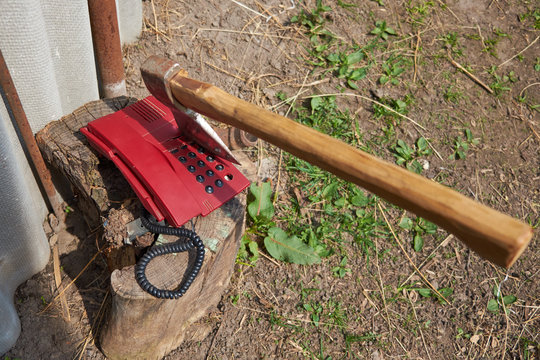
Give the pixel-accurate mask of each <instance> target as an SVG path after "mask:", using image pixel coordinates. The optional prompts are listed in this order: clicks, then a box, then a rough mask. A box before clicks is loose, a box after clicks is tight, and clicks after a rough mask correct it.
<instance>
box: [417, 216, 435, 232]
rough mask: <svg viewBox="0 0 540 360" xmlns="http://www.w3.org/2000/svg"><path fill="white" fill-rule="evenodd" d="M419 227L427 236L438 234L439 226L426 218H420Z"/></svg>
mask: <svg viewBox="0 0 540 360" xmlns="http://www.w3.org/2000/svg"><path fill="white" fill-rule="evenodd" d="M418 225H419V226H420V227H421V228H422V229H423V230H424V231H425V232H426V233H427V234H435V233H436V232H437V225H435V224H434V223H432V222H431V221H428V220H426V219H424V218H420V220H419V221H418Z"/></svg>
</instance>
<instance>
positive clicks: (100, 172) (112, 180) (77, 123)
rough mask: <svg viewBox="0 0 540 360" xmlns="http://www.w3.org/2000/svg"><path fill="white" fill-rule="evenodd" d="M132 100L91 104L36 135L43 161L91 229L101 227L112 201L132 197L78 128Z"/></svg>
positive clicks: (116, 173) (115, 171) (112, 168)
mask: <svg viewBox="0 0 540 360" xmlns="http://www.w3.org/2000/svg"><path fill="white" fill-rule="evenodd" d="M135 101H137V99H135V98H128V97H125V96H121V97H117V98H114V99H104V100H97V101H93V102H90V103H88V104H86V105H84V106H81V107H80V108H78V109H77V110H75V111H74V112H73V113H71V114H69V115H66V116H64V117H63V118H61V119H60V120H58V121H54V122H51V123H50V124H48V125H47V126H45V128H43V129H42V130H41V131H40V132H38V133H37V134H36V141H37V144H38V146H39V149H40V150H41V153H42V154H43V157H44V158H45V160H46V161H47V162H48V163H49V164H50V165H51V166H52V167H53V168H54V169H56V170H57V171H59V172H60V173H61V174H62V175H64V176H65V177H66V178H67V180H68V181H69V183H70V184H71V187H72V191H73V193H74V194H75V195H76V196H77V198H78V207H79V209H80V210H81V212H82V213H83V214H84V218H85V221H86V222H87V223H88V225H89V226H90V228H96V227H98V226H100V225H101V218H100V216H101V214H102V213H106V212H107V211H108V210H109V208H110V205H111V202H114V201H120V200H123V199H127V198H130V197H134V196H135V194H134V193H133V191H132V190H131V188H130V187H129V184H128V183H127V181H126V180H124V178H123V177H122V176H120V175H119V174H120V173H119V172H118V170H116V168H115V167H114V165H112V164H111V163H110V162H109V161H103V159H99V158H98V155H97V153H96V152H95V151H94V150H93V149H91V148H90V147H89V146H88V141H87V140H86V138H85V137H84V135H83V134H81V133H80V132H79V129H80V128H81V127H83V126H86V125H87V124H88V123H89V122H90V121H92V120H94V119H97V118H99V117H102V116H105V115H108V114H111V113H113V112H115V111H118V110H120V109H122V108H124V107H126V106H128V105H130V104H132V103H134V102H135ZM111 165H112V166H111Z"/></svg>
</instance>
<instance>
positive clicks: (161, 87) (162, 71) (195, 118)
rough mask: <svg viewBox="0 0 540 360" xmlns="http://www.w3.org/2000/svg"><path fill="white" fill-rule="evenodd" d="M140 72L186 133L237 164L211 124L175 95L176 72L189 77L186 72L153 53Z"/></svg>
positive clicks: (215, 153)
mask: <svg viewBox="0 0 540 360" xmlns="http://www.w3.org/2000/svg"><path fill="white" fill-rule="evenodd" d="M141 74H142V78H143V80H144V84H145V85H146V87H147V88H148V90H149V91H150V93H151V94H152V95H153V96H154V97H155V98H156V99H158V100H159V101H160V102H161V103H163V104H165V105H167V106H168V107H169V108H170V109H171V110H172V113H173V114H174V118H175V119H176V123H177V124H178V128H179V129H180V131H181V132H182V134H183V135H184V136H186V137H187V138H189V139H191V140H193V141H195V142H196V143H197V144H199V145H201V146H202V147H204V148H205V149H206V150H207V151H209V152H210V153H212V154H214V155H216V156H219V157H222V158H225V159H227V160H229V161H232V162H234V163H237V164H238V161H237V160H236V159H235V158H234V156H233V154H232V153H231V151H230V150H229V149H228V148H227V146H226V145H225V143H224V142H223V140H221V139H220V137H219V136H218V135H217V134H216V132H215V131H214V129H212V127H211V126H210V124H209V123H208V122H207V121H206V120H205V119H204V118H203V117H202V116H201V115H200V114H199V113H196V112H195V111H193V110H191V109H187V108H186V107H185V106H183V105H182V104H181V103H180V102H178V100H176V98H175V97H174V95H173V94H172V92H171V87H170V80H171V79H172V78H173V77H175V76H177V75H179V76H187V72H186V71H185V70H183V69H181V68H180V65H178V64H177V63H175V62H174V61H171V60H168V59H164V58H161V57H159V56H150V57H149V58H148V59H146V61H145V62H144V63H143V64H142V66H141ZM186 115H187V116H186Z"/></svg>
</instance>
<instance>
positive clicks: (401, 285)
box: [399, 234, 454, 287]
mask: <svg viewBox="0 0 540 360" xmlns="http://www.w3.org/2000/svg"><path fill="white" fill-rule="evenodd" d="M453 237H454V235H452V234H450V235H448V236H447V237H446V239H444V240H443V241H441V243H440V244H439V245H437V247H436V248H435V249H434V250H433V251H432V252H431V254H429V255H428V256H427V257H426V259H425V260H424V261H422V263H421V264H420V265H418V269H422V267H423V266H424V265H425V264H426V262H428V261H429V260H431V259H432V256H433V255H434V254H435V253H436V252H437V250H439V248H440V247H442V246H446V245H447V244H448V242H449V241H450V240H451V239H452V238H453ZM413 275H414V271H413V272H412V274H411V275H409V277H408V278H407V279H406V280H405V281H403V282H402V283H401V284H400V285H399V287H403V285H405V284H406V283H407V282H408V281H409V280H410V279H411V278H412V276H413Z"/></svg>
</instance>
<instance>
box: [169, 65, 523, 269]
mask: <svg viewBox="0 0 540 360" xmlns="http://www.w3.org/2000/svg"><path fill="white" fill-rule="evenodd" d="M170 86H171V90H172V94H173V95H174V97H175V98H176V99H177V100H178V102H180V103H181V104H182V105H184V106H186V107H187V108H190V109H192V110H195V111H197V112H199V113H201V114H203V115H206V116H208V117H210V118H212V119H215V120H219V121H222V122H224V123H226V124H229V125H232V126H235V127H238V128H240V129H242V130H245V131H247V132H249V133H251V134H253V135H256V136H258V137H259V138H261V139H263V140H266V141H268V142H270V143H272V144H274V145H276V146H278V147H280V148H282V149H283V150H285V151H288V152H290V153H291V154H293V155H295V156H298V157H299V158H301V159H304V160H306V161H308V162H310V163H312V164H314V165H317V166H319V167H321V168H323V169H325V170H327V171H329V172H331V173H333V174H335V175H337V176H339V177H341V178H342V179H345V180H348V181H351V182H353V183H355V184H357V185H360V186H362V187H363V188H365V189H367V190H369V191H371V192H372V193H374V194H377V195H379V196H381V197H382V198H384V199H386V200H388V201H390V202H391V203H394V204H396V205H398V206H400V207H402V208H404V209H407V210H410V211H412V212H414V213H416V214H417V215H420V216H422V217H424V218H426V219H428V220H430V221H432V222H434V223H436V224H437V225H439V226H441V227H442V228H444V229H446V230H447V231H449V232H451V233H452V234H454V235H456V236H457V237H458V238H459V239H460V240H461V241H463V242H464V243H465V244H467V246H469V247H470V248H471V249H473V250H474V251H476V252H477V253H478V254H480V255H481V256H483V257H484V258H486V259H488V260H490V261H492V262H493V263H495V264H497V265H500V266H504V267H510V266H511V265H512V264H513V263H514V261H516V259H517V258H518V257H519V255H520V254H521V253H522V252H523V250H525V248H526V247H527V244H528V243H529V241H530V239H531V238H532V234H533V232H532V229H531V227H529V226H528V225H527V224H525V223H523V222H521V221H519V220H516V219H514V218H512V217H510V216H508V215H505V214H502V213H500V212H498V211H495V210H493V209H491V208H489V207H487V206H484V205H482V204H480V203H478V202H475V201H473V200H471V199H469V198H467V197H465V196H463V195H461V194H460V193H458V192H456V191H454V190H452V189H450V188H448V187H445V186H443V185H440V184H438V183H436V182H435V181H432V180H428V179H426V178H424V177H422V176H420V175H417V174H415V173H412V172H410V171H408V170H405V169H403V168H401V167H398V166H396V165H394V164H391V163H388V162H386V161H383V160H380V159H377V158H376V157H374V156H371V155H369V154H367V153H365V152H363V151H360V150H358V149H356V148H354V147H352V146H349V145H347V144H345V143H343V142H341V141H340V140H337V139H335V138H332V137H330V136H327V135H324V134H322V133H320V132H318V131H316V130H313V129H311V128H308V127H306V126H304V125H301V124H299V123H296V122H294V121H292V120H290V119H287V118H285V117H283V116H280V115H277V114H274V113H272V112H270V111H267V110H264V109H262V108H260V107H258V106H256V105H253V104H250V103H248V102H246V101H243V100H240V99H238V98H236V97H234V96H232V95H230V94H228V93H226V92H225V91H223V90H221V89H219V88H217V87H215V86H212V85H210V84H206V83H202V82H199V81H197V80H193V79H190V78H188V77H184V76H181V75H177V76H175V77H173V78H172V79H171V81H170Z"/></svg>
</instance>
